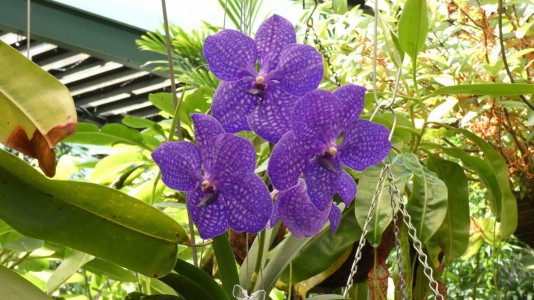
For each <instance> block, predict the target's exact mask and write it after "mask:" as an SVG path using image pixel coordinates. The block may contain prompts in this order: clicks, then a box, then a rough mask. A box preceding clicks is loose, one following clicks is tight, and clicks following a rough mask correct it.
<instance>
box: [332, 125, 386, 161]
mask: <svg viewBox="0 0 534 300" xmlns="http://www.w3.org/2000/svg"><path fill="white" fill-rule="evenodd" d="M344 134H345V135H344V139H343V142H342V143H341V145H340V146H339V152H340V154H339V158H340V160H341V161H342V162H343V163H344V164H345V165H347V166H349V167H350V168H351V169H354V170H356V171H363V170H364V169H365V168H367V167H370V166H374V165H376V164H377V163H379V162H381V161H382V160H383V159H384V158H385V157H386V156H387V155H388V153H389V151H390V150H391V142H390V141H389V139H388V138H389V131H388V129H387V128H386V127H385V126H384V125H382V124H377V123H373V122H370V121H368V120H355V121H352V122H351V123H349V125H348V126H347V127H346V128H345V131H344Z"/></svg>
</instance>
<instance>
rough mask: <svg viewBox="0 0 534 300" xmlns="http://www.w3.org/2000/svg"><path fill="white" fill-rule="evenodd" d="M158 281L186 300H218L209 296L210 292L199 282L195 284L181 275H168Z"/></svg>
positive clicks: (211, 295)
mask: <svg viewBox="0 0 534 300" xmlns="http://www.w3.org/2000/svg"><path fill="white" fill-rule="evenodd" d="M159 280H161V281H162V282H164V283H165V284H167V285H169V286H170V287H171V288H173V289H174V290H175V291H176V292H177V293H178V294H179V295H182V296H183V297H185V298H186V299H188V300H194V299H202V300H219V299H217V298H215V296H214V295H213V294H211V291H210V290H209V289H208V288H207V287H205V286H203V285H202V284H201V283H200V282H196V281H194V280H192V279H189V278H187V277H185V276H183V275H180V274H176V273H169V274H167V275H166V276H164V277H161V278H160V279H159ZM223 299H224V298H223Z"/></svg>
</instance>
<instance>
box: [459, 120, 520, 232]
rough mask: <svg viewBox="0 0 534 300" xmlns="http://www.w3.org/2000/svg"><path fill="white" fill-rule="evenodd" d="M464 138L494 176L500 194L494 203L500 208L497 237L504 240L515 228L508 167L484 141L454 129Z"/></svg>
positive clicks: (515, 221)
mask: <svg viewBox="0 0 534 300" xmlns="http://www.w3.org/2000/svg"><path fill="white" fill-rule="evenodd" d="M456 130H457V131H458V132H460V133H462V134H463V135H464V136H465V137H467V138H468V139H470V140H471V141H472V142H474V143H475V144H476V145H477V146H478V147H479V148H480V150H482V152H484V155H485V156H486V160H485V161H487V163H488V165H489V166H490V168H491V169H492V170H493V172H494V174H495V179H496V181H497V185H498V187H499V191H500V193H497V194H496V195H494V196H496V199H495V202H499V203H500V206H501V211H500V216H499V217H500V218H499V217H498V219H497V220H499V219H500V222H501V226H500V229H499V235H500V236H501V238H503V239H506V238H508V237H509V236H510V235H512V234H513V233H514V232H515V229H516V228H517V200H516V199H515V197H514V194H513V192H512V189H511V187H510V179H509V178H508V166H507V165H506V161H505V160H504V158H502V156H501V155H500V154H499V153H498V152H497V151H496V150H495V149H494V148H493V147H492V146H491V145H490V144H488V143H487V142H486V141H484V140H483V139H482V138H480V137H478V136H477V135H476V134H474V133H472V132H470V131H469V130H466V129H456Z"/></svg>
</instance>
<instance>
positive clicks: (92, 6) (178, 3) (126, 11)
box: [54, 0, 302, 30]
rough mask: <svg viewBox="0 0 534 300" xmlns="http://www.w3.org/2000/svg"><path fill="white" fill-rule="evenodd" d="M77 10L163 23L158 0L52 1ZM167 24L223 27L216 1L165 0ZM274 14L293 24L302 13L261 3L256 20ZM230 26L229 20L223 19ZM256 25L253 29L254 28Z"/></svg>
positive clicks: (287, 4)
mask: <svg viewBox="0 0 534 300" xmlns="http://www.w3.org/2000/svg"><path fill="white" fill-rule="evenodd" d="M54 1H56V2H60V3H63V4H67V5H70V6H73V7H76V8H78V9H82V10H86V11H89V12H92V13H95V14H98V15H102V16H104V17H107V18H110V19H113V20H117V21H119V22H122V23H126V24H130V25H133V26H135V27H139V28H141V29H145V30H154V29H156V28H159V27H160V25H161V24H162V23H163V16H162V11H161V1H159V0H91V1H87V0H54ZM166 4H167V14H168V18H169V23H171V24H177V25H179V26H181V27H182V28H184V29H185V30H190V29H193V28H196V27H199V26H201V25H202V22H201V21H202V20H206V21H209V22H210V23H211V24H213V25H217V26H222V25H223V19H224V13H223V9H222V7H221V6H220V5H219V3H218V1H217V0H166ZM272 13H276V14H279V15H281V16H283V17H285V18H287V19H288V20H290V21H291V22H292V23H293V24H295V23H296V22H298V20H299V17H300V15H301V14H302V6H300V5H295V4H294V2H293V1H290V0H263V5H262V10H261V11H260V13H259V16H258V18H259V19H264V18H265V17H266V16H268V15H270V14H272ZM226 24H227V27H231V26H230V24H231V22H230V20H228V19H227V20H226ZM258 25H259V24H256V26H254V28H257V26H258Z"/></svg>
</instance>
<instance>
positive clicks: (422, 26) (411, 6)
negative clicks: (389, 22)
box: [398, 0, 428, 65]
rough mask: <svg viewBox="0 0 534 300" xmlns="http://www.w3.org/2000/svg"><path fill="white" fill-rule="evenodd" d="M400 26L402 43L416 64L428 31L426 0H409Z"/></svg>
mask: <svg viewBox="0 0 534 300" xmlns="http://www.w3.org/2000/svg"><path fill="white" fill-rule="evenodd" d="M398 26H399V28H398V30H399V42H400V45H401V47H402V49H403V50H404V51H405V52H406V54H408V55H409V56H410V58H411V59H412V62H413V64H414V65H415V61H416V59H417V54H418V53H419V52H420V51H421V50H422V49H423V47H424V45H425V39H426V35H427V33H428V12H427V6H426V0H407V1H406V3H405V4H404V7H403V9H402V13H401V16H400V19H399V25H398Z"/></svg>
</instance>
